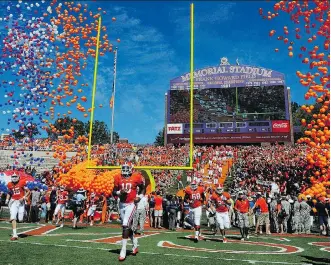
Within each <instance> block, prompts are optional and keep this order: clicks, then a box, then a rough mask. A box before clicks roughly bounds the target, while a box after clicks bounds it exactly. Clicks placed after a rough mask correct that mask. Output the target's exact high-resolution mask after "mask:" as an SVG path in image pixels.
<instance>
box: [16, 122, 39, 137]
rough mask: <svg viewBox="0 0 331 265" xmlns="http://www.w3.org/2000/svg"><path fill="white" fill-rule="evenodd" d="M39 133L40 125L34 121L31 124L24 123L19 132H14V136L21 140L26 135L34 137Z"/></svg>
mask: <svg viewBox="0 0 331 265" xmlns="http://www.w3.org/2000/svg"><path fill="white" fill-rule="evenodd" d="M39 134H40V132H39V130H38V126H37V125H36V124H35V123H33V124H31V125H30V126H28V125H24V126H22V127H20V129H19V131H18V132H14V133H13V136H14V138H15V139H17V140H20V139H23V138H24V137H29V138H33V137H34V136H36V135H39Z"/></svg>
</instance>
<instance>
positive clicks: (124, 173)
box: [121, 163, 133, 178]
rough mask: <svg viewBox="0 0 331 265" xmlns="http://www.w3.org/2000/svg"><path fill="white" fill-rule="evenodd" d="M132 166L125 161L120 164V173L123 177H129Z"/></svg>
mask: <svg viewBox="0 0 331 265" xmlns="http://www.w3.org/2000/svg"><path fill="white" fill-rule="evenodd" d="M132 169H133V166H132V165H130V164H127V163H125V164H124V165H122V166H121V174H122V176H123V177H125V178H129V177H130V176H131V175H132Z"/></svg>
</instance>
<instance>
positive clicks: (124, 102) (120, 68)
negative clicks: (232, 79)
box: [0, 1, 308, 143]
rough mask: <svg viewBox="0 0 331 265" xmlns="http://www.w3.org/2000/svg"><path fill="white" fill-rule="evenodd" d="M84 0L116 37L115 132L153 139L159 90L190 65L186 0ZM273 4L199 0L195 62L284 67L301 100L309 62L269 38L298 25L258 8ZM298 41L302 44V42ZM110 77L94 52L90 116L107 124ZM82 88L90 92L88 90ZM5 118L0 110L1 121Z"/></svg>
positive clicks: (109, 62)
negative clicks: (265, 14) (225, 60)
mask: <svg viewBox="0 0 331 265" xmlns="http://www.w3.org/2000/svg"><path fill="white" fill-rule="evenodd" d="M84 3H89V5H92V6H93V7H94V6H95V7H97V6H100V7H102V8H103V10H106V11H107V15H106V16H104V17H103V24H104V25H106V26H107V27H108V34H109V36H110V39H111V40H112V41H113V43H114V45H116V41H115V40H116V39H117V38H120V39H121V42H120V43H119V44H118V45H117V46H118V47H119V52H118V65H117V83H116V88H117V91H116V102H115V131H118V132H119V134H120V136H121V137H122V138H128V139H129V141H130V142H135V143H152V142H153V141H154V139H155V136H156V134H157V133H158V131H159V130H160V129H161V128H162V127H163V125H164V93H165V92H166V91H167V90H168V89H169V82H170V80H171V79H173V78H175V77H177V76H180V75H182V74H184V73H186V72H188V71H189V55H190V49H189V48H190V43H189V37H190V31H189V5H190V3H189V2H173V1H171V2H166V1H160V2H153V1H147V2H138V1H137V2H121V1H118V2H106V1H104V2H99V3H96V2H84ZM272 6H273V2H266V3H265V2H262V1H261V2H260V1H256V2H246V1H239V2H226V1H222V2H217V1H213V2H205V1H199V2H196V3H195V22H196V23H195V54H194V55H195V59H194V64H195V69H199V68H203V67H206V66H214V65H218V64H219V60H220V58H221V57H228V59H229V62H230V63H233V64H235V61H236V59H237V58H238V59H239V62H240V63H241V64H246V65H253V66H261V67H265V68H270V69H273V70H276V71H279V72H282V73H284V74H285V76H286V82H287V85H288V86H289V87H291V91H292V93H291V94H292V99H293V100H294V101H296V102H298V103H300V104H303V103H304V93H305V88H303V87H302V86H300V84H299V82H298V81H299V80H298V78H297V77H296V74H295V72H296V71H297V70H300V71H302V72H306V71H307V68H308V67H305V65H303V64H302V63H301V60H300V59H298V58H297V57H293V58H289V57H288V51H287V46H285V45H284V44H283V43H281V42H279V41H277V40H276V37H275V36H274V37H273V38H270V37H269V31H270V30H271V29H275V30H276V31H277V33H278V32H281V31H282V28H283V26H284V25H287V26H288V27H289V29H290V31H291V29H292V30H293V31H294V28H295V27H297V26H296V25H294V24H293V23H292V22H291V21H290V20H289V18H288V16H286V15H280V16H279V17H278V19H276V20H272V21H267V20H262V18H261V17H260V16H259V12H258V11H259V8H260V7H262V8H263V9H264V10H271V9H272ZM2 12H3V11H2ZM0 14H1V11H0ZM113 16H114V17H116V19H117V20H116V22H115V23H114V22H112V20H111V18H112V17H113ZM0 29H1V30H4V29H3V28H0ZM277 33H276V35H277V36H278V34H277ZM307 38H308V37H307ZM302 43H304V45H306V42H305V41H302ZM302 43H300V42H296V43H295V46H297V47H300V46H301V45H302ZM275 48H279V52H278V53H275V52H274V49H275ZM297 50H299V49H297ZM295 55H297V54H295ZM92 63H93V62H92ZM92 69H93V64H91V65H90V68H89V69H88V71H85V72H83V79H84V80H85V81H86V82H88V83H89V84H90V87H91V85H92V78H93V76H92V71H91V70H92ZM112 81H113V54H109V55H107V56H105V57H101V58H100V59H99V72H98V83H97V95H96V104H97V105H99V104H103V105H104V107H103V108H101V109H97V110H96V113H95V119H98V120H104V121H105V122H106V123H107V124H108V126H109V125H110V119H111V110H110V108H109V107H108V105H109V103H108V102H109V98H110V97H111V89H112ZM85 93H86V96H87V97H88V98H89V99H91V89H90V90H86V91H85ZM90 105H91V102H90V101H88V102H87V103H86V104H85V106H86V108H89V107H90ZM67 110H68V109H62V110H59V111H60V112H61V111H62V112H67ZM73 114H74V115H73V116H75V117H77V118H78V119H82V120H87V119H84V118H83V117H82V114H80V113H77V112H76V111H75V110H74V109H73ZM4 119H5V118H4V117H3V116H1V118H0V121H2V120H4ZM10 126H14V125H10Z"/></svg>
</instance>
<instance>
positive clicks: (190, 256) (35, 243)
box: [0, 239, 313, 265]
mask: <svg viewBox="0 0 331 265" xmlns="http://www.w3.org/2000/svg"><path fill="white" fill-rule="evenodd" d="M0 242H6V243H9V244H27V245H39V246H52V247H65V248H79V249H91V250H96V249H97V250H103V251H109V249H110V248H93V247H83V246H72V245H62V244H61V245H60V244H45V243H38V242H26V241H25V242H23V241H9V240H2V239H0ZM139 253H140V254H146V255H160V256H173V257H185V258H194V259H196V258H198V259H210V260H227V261H241V262H247V263H250V264H254V263H265V264H284V265H313V264H312V263H299V262H281V261H269V260H268V261H263V260H241V259H227V258H212V257H205V256H192V255H179V254H170V253H154V252H139Z"/></svg>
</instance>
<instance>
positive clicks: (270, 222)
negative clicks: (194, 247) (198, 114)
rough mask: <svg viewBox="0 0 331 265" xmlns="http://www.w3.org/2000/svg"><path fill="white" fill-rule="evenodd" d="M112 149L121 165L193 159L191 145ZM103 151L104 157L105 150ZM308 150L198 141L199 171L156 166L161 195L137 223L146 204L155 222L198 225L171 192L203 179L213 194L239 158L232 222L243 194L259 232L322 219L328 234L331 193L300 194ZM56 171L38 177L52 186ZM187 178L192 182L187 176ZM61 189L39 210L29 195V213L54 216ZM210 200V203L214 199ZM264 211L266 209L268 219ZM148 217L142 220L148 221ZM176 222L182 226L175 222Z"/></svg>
mask: <svg viewBox="0 0 331 265" xmlns="http://www.w3.org/2000/svg"><path fill="white" fill-rule="evenodd" d="M107 148H108V149H109V150H110V151H111V152H110V153H109V152H108V156H110V157H111V158H112V159H114V160H112V161H106V163H108V162H112V163H113V162H115V164H116V163H117V164H119V163H120V162H123V161H124V160H130V161H132V162H135V164H137V165H142V164H144V163H145V162H146V163H147V162H148V161H152V163H154V162H155V161H157V163H160V162H161V163H162V162H164V165H167V164H168V163H169V161H172V160H171V159H173V158H172V156H175V157H176V159H174V160H175V161H176V162H177V163H179V161H181V162H182V163H179V164H181V165H183V164H185V163H187V162H188V146H181V147H178V148H174V147H171V146H167V147H152V146H145V147H143V146H137V147H133V146H131V145H130V146H128V145H125V146H121V148H118V146H110V145H109V146H107ZM103 151H104V149H103ZM100 154H101V155H102V157H104V156H103V155H104V153H100ZM305 155H306V147H304V146H300V145H296V146H286V145H274V146H263V147H260V146H196V147H195V148H194V151H193V158H194V161H193V167H194V170H192V171H188V172H185V173H184V172H182V171H166V170H154V171H152V173H153V175H154V178H155V181H156V187H157V191H158V194H152V196H149V197H148V198H146V202H145V204H144V205H143V206H140V210H141V211H137V214H138V212H140V213H139V215H138V216H139V217H137V218H136V219H135V220H136V224H138V223H139V221H138V220H143V219H144V218H145V217H143V218H142V216H144V215H143V214H142V213H141V212H142V209H144V212H145V216H147V217H148V218H149V222H150V224H151V225H152V226H156V227H159V226H161V225H162V226H165V227H169V228H170V229H174V228H176V227H183V228H190V227H192V225H190V224H192V219H190V213H189V211H188V209H189V207H188V205H186V207H185V202H184V200H183V198H181V197H178V196H176V194H172V195H169V194H167V191H169V189H170V188H172V187H176V186H177V189H178V190H180V189H183V188H184V185H189V184H190V183H191V182H197V183H198V184H199V183H201V184H200V185H201V186H203V187H205V188H206V190H205V195H206V198H208V197H209V196H211V195H212V194H213V192H215V187H216V186H217V184H218V179H219V177H220V176H221V174H222V167H223V165H224V162H225V161H227V160H228V159H229V158H233V159H234V161H235V163H234V166H233V168H232V170H231V172H230V173H231V174H230V175H229V176H228V178H230V180H231V181H230V184H229V185H228V187H226V188H227V191H228V192H229V193H230V194H231V206H230V208H229V216H230V221H231V225H232V226H236V225H239V223H241V222H240V219H241V213H240V212H238V210H236V208H235V201H236V200H237V199H238V198H239V197H242V199H243V200H247V201H248V204H249V208H248V209H247V215H248V220H249V225H247V226H249V227H253V226H255V229H256V232H258V231H259V229H260V228H259V227H258V226H259V225H260V224H261V222H262V223H263V224H264V225H266V226H267V227H266V231H267V232H269V231H271V232H278V233H282V232H295V233H297V232H307V233H308V232H310V229H311V227H312V226H313V225H314V224H316V223H319V224H320V225H321V231H322V232H323V233H324V232H326V231H327V227H328V224H327V222H325V220H327V218H328V215H329V198H325V197H316V198H309V196H307V197H304V196H301V197H300V198H298V194H300V193H303V192H304V191H305V189H307V188H308V187H309V182H308V179H307V178H305V175H306V173H307V172H306V167H305V166H306V162H305ZM106 158H107V157H106ZM77 162H78V161H77ZM155 163H156V162H155ZM161 165H162V164H161ZM27 170H28V171H27V172H30V173H31V172H32V169H31V168H27ZM56 174H58V171H57V170H56V169H55V168H53V169H50V170H49V171H46V172H44V173H43V174H40V175H37V176H36V177H37V178H38V179H39V180H40V181H42V182H43V183H47V184H49V185H52V184H54V181H55V176H56ZM185 177H186V182H185V181H184V180H185ZM213 185H214V186H213ZM55 189H56V188H55V187H53V188H50V191H49V192H42V193H41V194H40V195H38V196H39V197H40V198H39V199H38V200H37V201H38V204H37V205H38V209H39V210H38V211H36V210H34V211H32V212H31V211H30V210H29V209H30V208H31V209H32V206H35V205H34V204H35V203H32V201H34V202H36V200H33V199H32V197H31V198H30V199H29V201H28V202H27V204H26V205H27V207H30V208H29V209H27V210H26V216H33V218H32V217H30V220H31V221H35V220H37V219H38V218H37V217H36V212H38V213H39V215H40V216H39V218H41V217H43V218H45V221H48V220H49V219H50V218H49V216H50V215H52V214H47V212H48V211H50V210H51V209H53V211H54V210H55V209H54V207H55V206H54V203H53V206H50V205H51V204H52V203H51V199H50V198H51V195H50V194H51V193H52V192H53V191H54V190H55ZM161 194H164V196H161ZM31 196H32V195H31ZM157 196H159V197H160V198H162V199H161V203H160V202H158V205H159V206H158V208H159V209H156V208H155V207H156V206H155V205H156V201H158V200H159V199H157V200H156V201H155V200H154V197H155V198H156V197H157ZM257 199H260V201H261V200H262V199H263V200H264V201H265V203H266V204H265V205H266V207H265V208H264V209H262V208H263V207H255V208H254V204H255V202H256V200H257ZM107 200H108V202H109V201H113V200H114V198H106V200H105V201H107ZM206 202H207V203H208V201H206ZM160 204H161V206H160ZM29 205H30V206H29ZM47 205H48V206H47ZM112 205H113V204H112ZM207 206H208V205H207ZM323 207H324V208H323ZM160 208H161V209H162V214H160V212H158V211H160ZM45 209H46V210H45ZM138 209H139V207H138ZM325 209H326V211H325ZM263 211H264V212H263ZM30 213H32V214H30ZM42 213H43V214H42ZM261 213H264V215H263V216H264V217H263V220H262V221H261V218H262V217H261V216H262V215H261ZM266 213H268V215H266ZM37 216H38V215H37ZM47 216H48V218H47ZM206 216H207V217H208V223H209V225H210V226H213V224H215V223H217V222H215V213H213V212H212V211H209V210H208V208H207V211H206ZM307 216H308V217H307ZM320 216H322V217H320ZM323 216H324V217H325V218H324V217H323ZM28 220H29V219H28ZM174 220H175V221H174ZM314 220H315V222H314ZM145 221H146V220H144V222H142V223H145ZM140 223H141V222H140ZM174 223H175V224H176V226H174V225H173V224H174ZM213 229H214V228H213ZM260 231H261V230H260Z"/></svg>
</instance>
